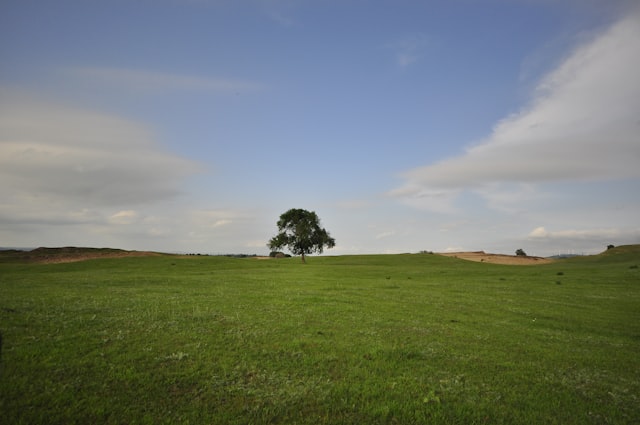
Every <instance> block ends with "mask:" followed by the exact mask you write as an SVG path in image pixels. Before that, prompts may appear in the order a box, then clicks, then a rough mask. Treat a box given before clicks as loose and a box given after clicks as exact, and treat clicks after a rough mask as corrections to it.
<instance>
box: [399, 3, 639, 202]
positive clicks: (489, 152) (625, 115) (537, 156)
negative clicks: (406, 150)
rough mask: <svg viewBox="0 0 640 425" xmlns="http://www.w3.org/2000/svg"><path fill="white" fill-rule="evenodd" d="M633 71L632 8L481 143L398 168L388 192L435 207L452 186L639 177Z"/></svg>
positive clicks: (635, 31) (635, 32) (635, 30)
mask: <svg viewBox="0 0 640 425" xmlns="http://www.w3.org/2000/svg"><path fill="white" fill-rule="evenodd" d="M638 69H640V14H637V13H636V14H633V15H629V16H627V17H625V18H624V19H623V20H621V21H620V22H618V23H616V24H615V25H613V26H612V27H611V28H610V29H609V30H607V31H606V32H604V33H602V34H600V35H599V36H597V37H596V38H595V39H593V40H592V41H591V42H589V43H587V44H585V45H583V46H580V47H578V48H576V49H575V50H574V51H573V52H572V53H571V54H570V55H569V56H568V57H567V59H566V60H564V61H563V62H562V63H561V65H560V66H559V67H558V68H557V69H556V70H554V71H553V72H551V73H549V74H548V75H547V76H546V77H545V78H544V79H543V80H542V81H541V83H540V84H539V86H538V88H537V90H536V92H535V95H534V98H533V100H532V102H531V104H530V106H529V107H528V108H526V109H525V110H523V111H522V112H520V113H518V114H514V115H513V116H510V117H507V118H506V119H504V120H502V121H501V122H499V123H498V124H497V125H496V127H495V128H494V130H493V132H492V134H491V135H490V136H489V137H488V138H487V139H486V140H485V141H483V142H481V143H480V144H478V145H476V146H473V147H471V148H469V149H468V150H467V151H466V152H465V153H464V154H463V155H461V156H459V157H455V158H450V159H447V160H444V161H441V162H439V163H435V164H431V165H427V166H424V167H421V168H417V169H414V170H411V171H409V172H407V173H405V174H404V177H405V180H406V181H405V184H404V185H403V186H402V187H400V188H398V189H396V190H395V191H393V192H391V194H392V195H394V196H397V197H400V198H404V199H405V200H407V201H408V202H409V203H414V204H418V205H421V206H424V207H425V208H430V205H429V204H430V203H431V202H433V201H434V199H437V198H439V199H441V200H446V201H444V202H435V203H434V205H435V207H436V209H440V210H442V209H443V207H450V206H451V205H452V198H454V197H455V196H456V195H457V193H456V192H457V191H460V190H463V189H469V188H476V189H477V188H486V187H487V185H488V184H496V183H503V182H509V183H518V182H519V183H524V184H536V183H544V182H556V181H596V180H611V179H636V178H639V177H640V167H638V164H639V163H640V143H638V134H639V133H640V116H639V115H638V111H640V77H638V73H637V70H638ZM487 193H489V192H487ZM434 194H436V195H437V197H436V196H434ZM425 199H426V201H425Z"/></svg>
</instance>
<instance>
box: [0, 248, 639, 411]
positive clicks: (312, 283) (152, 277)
mask: <svg viewBox="0 0 640 425" xmlns="http://www.w3.org/2000/svg"><path fill="white" fill-rule="evenodd" d="M638 264H640V250H639V247H637V246H635V247H619V248H616V249H614V250H611V251H608V252H606V253H604V254H603V255H600V256H596V257H588V258H575V259H571V260H565V261H560V262H557V263H554V264H550V265H540V266H535V267H517V266H498V265H490V264H482V263H472V262H467V261H463V260H457V259H453V258H445V257H440V256H436V255H426V254H425V255H398V256H389V255H385V256H362V257H358V256H353V257H351V256H349V257H319V258H310V259H309V264H307V265H302V264H300V261H299V259H295V258H292V259H282V260H269V261H258V260H254V259H241V260H239V259H229V258H219V257H193V258H174V257H148V258H146V257H145V258H121V259H104V260H91V261H86V262H80V263H69V264H50V265H34V264H9V263H6V264H0V329H2V332H3V336H4V338H3V339H4V346H3V350H2V359H1V361H2V363H1V364H0V412H2V413H1V415H2V423H25V424H27V423H29V424H38V423H43V424H44V423H48V424H56V423H60V424H62V423H65V424H68V423H92V422H93V423H220V424H223V423H237V424H245V423H309V424H312V423H314V424H316V423H344V424H356V423H358V424H361V423H368V424H372V423H403V424H410V423H425V422H432V423H434V422H435V423H460V424H469V423H545V424H551V423H562V424H568V423H575V424H585V423H638V422H640V408H639V407H638V406H639V405H640V403H639V398H640V358H639V356H638V353H639V352H640V320H639V319H640V274H639V273H640V272H639V271H638V268H637V266H638Z"/></svg>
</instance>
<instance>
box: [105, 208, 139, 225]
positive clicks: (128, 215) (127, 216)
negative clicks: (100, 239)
mask: <svg viewBox="0 0 640 425" xmlns="http://www.w3.org/2000/svg"><path fill="white" fill-rule="evenodd" d="M137 217H138V213H137V212H135V211H133V210H125V211H119V212H117V213H115V214H113V215H112V216H111V217H109V222H110V223H112V224H132V223H133V222H134V221H135V220H136V218H137Z"/></svg>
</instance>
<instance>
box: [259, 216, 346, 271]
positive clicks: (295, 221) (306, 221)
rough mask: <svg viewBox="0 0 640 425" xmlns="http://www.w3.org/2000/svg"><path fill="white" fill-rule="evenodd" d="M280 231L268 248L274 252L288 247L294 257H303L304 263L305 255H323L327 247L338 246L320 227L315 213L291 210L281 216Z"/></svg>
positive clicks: (279, 221)
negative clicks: (315, 253)
mask: <svg viewBox="0 0 640 425" xmlns="http://www.w3.org/2000/svg"><path fill="white" fill-rule="evenodd" d="M278 230H279V233H278V234H277V235H276V236H274V237H273V238H271V240H270V241H269V243H268V244H267V246H268V247H269V248H270V249H271V250H272V251H277V250H280V249H281V248H283V247H285V246H286V247H287V248H288V249H289V251H291V253H293V254H294V255H302V262H303V263H304V262H305V258H304V256H305V254H311V253H314V252H317V253H318V254H322V251H323V250H324V247H325V246H326V247H327V248H333V247H334V246H336V241H335V239H333V238H332V237H331V236H329V233H328V232H327V231H326V230H325V229H323V228H321V227H320V219H319V218H318V216H317V215H316V213H315V212H313V211H311V212H309V211H307V210H301V209H296V208H292V209H290V210H289V211H287V212H286V213H284V214H282V215H281V216H280V220H278Z"/></svg>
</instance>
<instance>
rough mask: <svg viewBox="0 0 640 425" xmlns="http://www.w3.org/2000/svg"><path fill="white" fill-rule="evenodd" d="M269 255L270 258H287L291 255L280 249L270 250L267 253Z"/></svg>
mask: <svg viewBox="0 0 640 425" xmlns="http://www.w3.org/2000/svg"><path fill="white" fill-rule="evenodd" d="M269 257H271V258H289V257H291V255H289V254H285V253H284V252H280V251H271V252H270V253H269Z"/></svg>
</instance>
